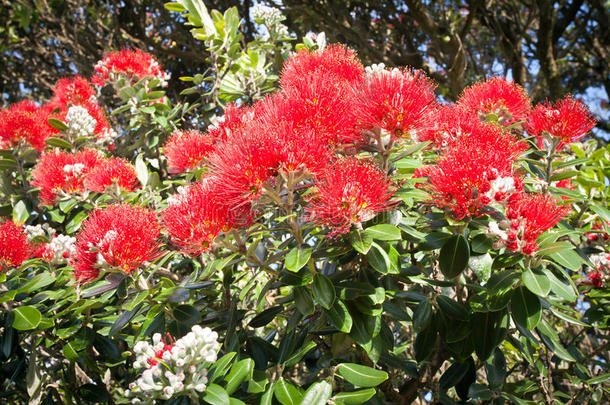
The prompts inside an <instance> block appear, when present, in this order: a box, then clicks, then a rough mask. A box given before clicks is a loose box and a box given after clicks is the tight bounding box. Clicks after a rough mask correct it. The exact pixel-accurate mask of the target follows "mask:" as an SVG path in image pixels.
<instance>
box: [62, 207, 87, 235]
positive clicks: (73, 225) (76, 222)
mask: <svg viewBox="0 0 610 405" xmlns="http://www.w3.org/2000/svg"><path fill="white" fill-rule="evenodd" d="M85 218H87V211H80V212H79V213H78V214H76V215H74V217H72V219H71V220H70V221H69V222H68V224H67V225H66V233H67V234H68V235H71V234H73V233H74V232H76V231H78V230H79V228H80V226H81V224H82V222H83V221H84V220H85Z"/></svg>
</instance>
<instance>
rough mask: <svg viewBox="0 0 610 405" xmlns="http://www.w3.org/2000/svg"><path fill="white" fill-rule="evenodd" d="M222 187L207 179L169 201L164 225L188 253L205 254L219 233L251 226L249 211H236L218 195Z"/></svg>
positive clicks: (211, 179)
mask: <svg viewBox="0 0 610 405" xmlns="http://www.w3.org/2000/svg"><path fill="white" fill-rule="evenodd" d="M222 187H223V185H222V184H221V183H219V182H218V181H216V179H214V178H207V179H204V180H202V181H201V182H199V183H195V184H193V185H190V186H187V187H184V188H182V189H181V190H180V192H179V193H178V194H176V195H174V196H172V197H170V199H169V200H168V202H169V206H168V207H167V208H166V209H165V211H163V214H162V218H163V225H164V226H165V228H166V229H167V231H168V232H169V236H170V240H171V241H172V242H173V243H174V244H175V245H177V246H178V247H180V249H182V250H183V251H185V252H186V253H188V254H190V255H198V254H201V252H203V251H205V250H207V249H209V248H210V247H211V245H212V242H213V240H214V238H216V236H217V235H218V234H219V233H221V232H227V231H228V230H230V229H232V228H234V227H236V226H240V225H243V224H244V223H246V222H248V220H249V210H248V208H247V207H245V208H244V209H242V210H240V211H232V210H231V208H230V207H229V205H227V204H226V201H224V200H223V199H222V197H221V193H219V192H218V191H219V189H221V188H222Z"/></svg>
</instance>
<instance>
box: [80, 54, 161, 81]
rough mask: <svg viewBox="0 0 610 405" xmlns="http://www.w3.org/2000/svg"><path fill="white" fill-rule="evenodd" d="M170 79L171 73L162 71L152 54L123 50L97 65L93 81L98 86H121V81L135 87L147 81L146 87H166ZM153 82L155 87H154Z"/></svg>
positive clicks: (105, 58)
mask: <svg viewBox="0 0 610 405" xmlns="http://www.w3.org/2000/svg"><path fill="white" fill-rule="evenodd" d="M169 77H170V75H169V73H167V72H165V71H164V70H163V69H161V65H159V62H157V60H156V59H155V58H154V57H153V56H152V55H151V54H149V53H146V52H143V51H141V50H139V49H136V50H130V49H123V50H121V51H118V52H110V53H108V54H106V55H105V56H104V58H103V59H102V60H100V61H99V62H98V63H97V64H96V65H95V75H94V76H93V78H92V79H91V80H92V82H93V83H94V84H96V85H98V86H105V85H106V84H108V83H111V84H113V85H114V84H119V83H120V82H121V81H125V82H126V84H130V85H133V84H135V83H136V82H138V81H140V80H145V81H146V87H149V86H150V87H156V86H162V87H166V86H167V81H168V80H169ZM153 80H154V81H155V82H156V84H155V85H152V84H153V83H152V82H153Z"/></svg>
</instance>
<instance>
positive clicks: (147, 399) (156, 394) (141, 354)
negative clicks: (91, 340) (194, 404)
mask: <svg viewBox="0 0 610 405" xmlns="http://www.w3.org/2000/svg"><path fill="white" fill-rule="evenodd" d="M217 339H218V334H217V333H216V332H214V331H212V330H211V329H210V328H202V327H200V326H199V325H195V326H193V327H192V329H191V331H190V332H189V333H187V334H186V335H185V336H183V337H182V338H180V339H177V340H175V341H173V340H172V338H171V336H169V335H168V336H166V338H165V340H164V339H162V336H161V334H159V333H155V334H154V335H153V344H152V345H151V344H150V343H148V342H146V341H140V342H138V343H136V345H135V346H134V348H133V351H134V353H135V354H136V361H135V362H134V363H133V366H134V368H135V369H138V370H141V369H145V370H144V371H142V375H141V376H140V377H139V378H138V379H137V380H136V381H135V382H133V383H131V384H130V386H129V388H130V390H129V391H127V392H126V393H125V394H126V396H127V397H134V398H133V400H132V403H142V402H144V403H153V404H154V403H156V400H158V399H169V398H171V397H177V396H184V395H186V396H190V397H192V398H194V399H195V398H198V393H199V392H204V391H205V389H206V384H207V382H208V379H207V373H208V370H207V368H208V367H209V366H210V364H211V363H214V362H215V361H216V358H217V353H218V350H220V344H219V343H218V340H217Z"/></svg>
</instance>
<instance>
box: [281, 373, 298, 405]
mask: <svg viewBox="0 0 610 405" xmlns="http://www.w3.org/2000/svg"><path fill="white" fill-rule="evenodd" d="M274 393H275V399H277V400H278V401H280V403H281V404H282V405H299V404H300V403H301V401H302V400H303V395H302V394H301V393H300V392H299V389H298V388H297V387H295V386H294V385H293V384H291V383H289V382H287V381H286V380H285V379H284V378H283V377H281V378H280V379H279V380H277V381H276V382H275V389H274Z"/></svg>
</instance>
